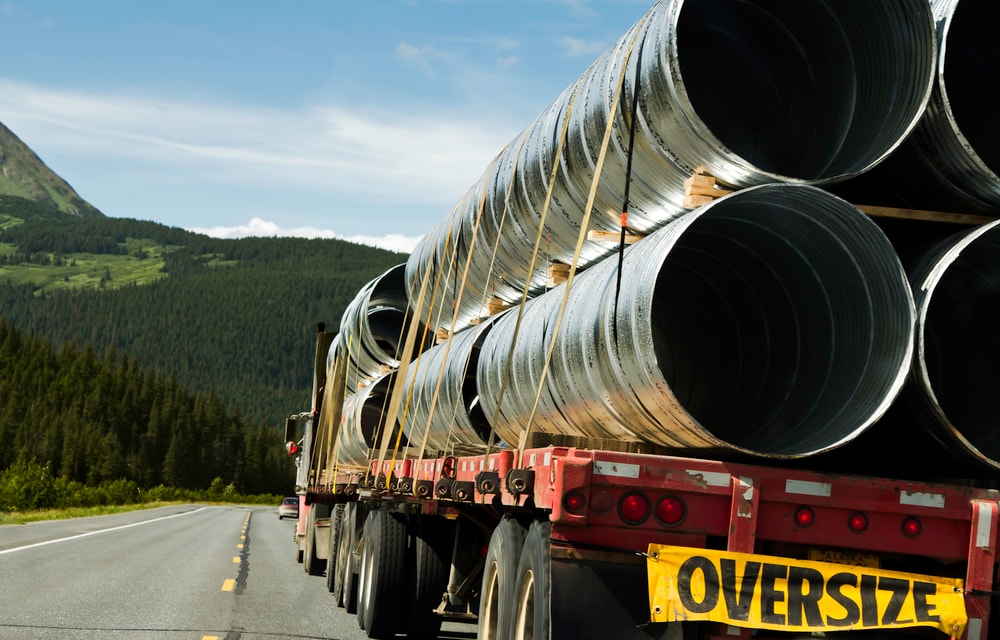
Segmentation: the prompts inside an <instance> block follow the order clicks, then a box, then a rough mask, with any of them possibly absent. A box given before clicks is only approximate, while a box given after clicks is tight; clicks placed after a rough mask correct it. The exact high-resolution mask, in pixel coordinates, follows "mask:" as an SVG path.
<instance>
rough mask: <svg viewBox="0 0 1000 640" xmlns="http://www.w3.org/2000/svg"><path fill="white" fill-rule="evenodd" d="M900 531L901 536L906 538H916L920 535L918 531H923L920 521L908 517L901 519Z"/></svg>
mask: <svg viewBox="0 0 1000 640" xmlns="http://www.w3.org/2000/svg"><path fill="white" fill-rule="evenodd" d="M902 529H903V535H904V536H906V537H907V538H916V537H917V536H919V535H920V530H921V529H923V525H921V524H920V520H917V519H916V518H914V517H913V516H910V517H908V518H904V519H903V524H902Z"/></svg>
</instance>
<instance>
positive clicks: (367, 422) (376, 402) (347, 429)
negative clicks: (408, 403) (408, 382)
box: [337, 373, 406, 466]
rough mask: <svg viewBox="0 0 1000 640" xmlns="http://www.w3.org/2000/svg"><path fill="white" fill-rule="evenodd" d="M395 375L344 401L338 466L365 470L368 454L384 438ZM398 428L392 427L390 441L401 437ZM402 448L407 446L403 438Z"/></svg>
mask: <svg viewBox="0 0 1000 640" xmlns="http://www.w3.org/2000/svg"><path fill="white" fill-rule="evenodd" d="M394 377H395V374H394V373H388V374H385V375H383V376H382V377H380V378H378V379H377V380H375V381H374V382H372V383H371V384H369V385H366V386H365V387H364V388H363V389H361V390H360V391H358V392H357V393H354V394H351V395H349V396H347V398H345V399H344V410H343V414H342V416H341V422H340V431H339V433H338V434H337V444H338V449H337V462H338V463H340V464H352V465H360V466H365V465H366V464H367V463H368V454H369V452H370V450H371V449H373V448H374V447H376V446H377V445H378V442H376V438H381V437H382V430H383V429H384V427H385V422H384V418H385V412H384V409H385V404H386V402H387V399H386V397H387V396H388V394H389V393H390V392H391V385H392V379H393V378H394ZM398 426H399V425H398V424H397V425H395V426H394V427H393V431H392V434H391V435H390V438H393V443H394V442H395V440H394V438H395V436H396V434H397V433H398ZM402 444H404V445H405V444H406V439H405V438H403V440H402Z"/></svg>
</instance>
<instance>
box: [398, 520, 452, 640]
mask: <svg viewBox="0 0 1000 640" xmlns="http://www.w3.org/2000/svg"><path fill="white" fill-rule="evenodd" d="M414 524H415V527H414V536H413V553H412V558H411V562H412V568H411V575H412V576H413V583H414V585H413V586H414V588H413V602H412V603H411V604H410V615H409V618H408V621H407V625H406V637H407V638H408V639H409V640H430V639H431V638H436V637H437V636H438V633H439V632H440V631H441V616H440V615H438V614H437V613H435V612H434V610H435V609H436V608H437V606H438V605H439V604H441V599H442V596H443V594H444V592H445V591H446V590H447V589H448V577H449V573H450V571H451V553H452V547H453V546H454V544H455V521H454V520H448V519H446V518H441V517H438V516H420V517H418V518H416V519H415V521H414Z"/></svg>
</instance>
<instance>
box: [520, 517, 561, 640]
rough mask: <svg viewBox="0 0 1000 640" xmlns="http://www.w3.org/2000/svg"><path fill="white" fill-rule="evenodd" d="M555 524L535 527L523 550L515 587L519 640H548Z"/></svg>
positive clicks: (537, 524) (536, 522) (535, 523)
mask: <svg viewBox="0 0 1000 640" xmlns="http://www.w3.org/2000/svg"><path fill="white" fill-rule="evenodd" d="M551 535H552V524H551V523H550V522H548V521H547V520H544V521H543V520H538V521H535V522H532V523H531V527H530V528H529V529H528V535H527V537H525V539H524V548H523V549H522V550H521V561H520V562H519V563H518V566H517V578H516V582H515V583H514V584H515V601H516V603H517V604H516V612H515V616H514V636H513V637H514V639H515V640H528V639H529V638H530V639H531V640H548V639H549V637H550V635H551V632H550V629H549V596H550V593H551V590H550V585H551V574H550V570H551V566H550V561H549V559H550V555H549V537H550V536H551Z"/></svg>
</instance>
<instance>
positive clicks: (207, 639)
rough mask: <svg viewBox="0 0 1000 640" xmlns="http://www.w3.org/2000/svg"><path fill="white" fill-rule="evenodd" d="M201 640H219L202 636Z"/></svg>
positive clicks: (215, 637) (217, 637)
mask: <svg viewBox="0 0 1000 640" xmlns="http://www.w3.org/2000/svg"><path fill="white" fill-rule="evenodd" d="M201 640H219V636H202V637H201Z"/></svg>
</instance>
